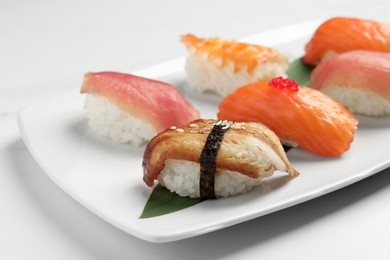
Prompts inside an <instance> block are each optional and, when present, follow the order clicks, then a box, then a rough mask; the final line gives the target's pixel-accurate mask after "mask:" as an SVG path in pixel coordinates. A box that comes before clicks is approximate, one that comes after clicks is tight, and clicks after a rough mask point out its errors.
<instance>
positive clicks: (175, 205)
mask: <svg viewBox="0 0 390 260" xmlns="http://www.w3.org/2000/svg"><path fill="white" fill-rule="evenodd" d="M200 202H202V200H201V199H192V198H189V197H180V196H179V195H177V194H176V193H174V192H170V191H169V190H168V189H167V188H165V187H163V186H161V185H160V184H159V185H157V186H156V187H155V188H154V189H153V191H152V194H151V195H150V197H149V199H148V201H147V202H146V205H145V208H144V210H143V212H142V214H141V216H140V218H152V217H157V216H161V215H165V214H168V213H172V212H175V211H178V210H182V209H185V208H188V207H191V206H193V205H196V204H198V203H200Z"/></svg>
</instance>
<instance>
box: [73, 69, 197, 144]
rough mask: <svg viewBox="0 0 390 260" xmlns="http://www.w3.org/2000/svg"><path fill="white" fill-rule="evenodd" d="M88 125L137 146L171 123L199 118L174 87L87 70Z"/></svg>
mask: <svg viewBox="0 0 390 260" xmlns="http://www.w3.org/2000/svg"><path fill="white" fill-rule="evenodd" d="M81 93H86V94H88V95H87V98H86V108H87V117H88V118H89V122H88V125H89V127H90V128H92V129H93V130H94V131H95V132H97V133H98V134H100V135H102V136H105V137H108V138H111V139H112V140H114V141H117V142H123V143H125V142H130V143H132V144H135V145H140V144H142V143H144V142H146V141H148V140H150V139H151V138H152V137H153V136H155V135H156V134H157V133H158V132H160V131H162V130H164V129H166V128H169V127H170V126H172V125H178V124H185V123H188V122H190V121H192V120H194V119H197V118H199V113H198V112H197V111H196V110H195V109H194V108H193V107H192V105H191V104H190V103H189V102H188V101H187V100H186V99H185V98H184V97H183V96H182V95H181V94H180V92H179V91H178V90H177V89H176V88H175V87H173V86H171V85H169V84H167V83H163V82H160V81H156V80H151V79H147V78H142V77H138V76H134V75H130V74H124V73H117V72H99V73H87V74H86V75H85V76H84V82H83V85H82V87H81Z"/></svg>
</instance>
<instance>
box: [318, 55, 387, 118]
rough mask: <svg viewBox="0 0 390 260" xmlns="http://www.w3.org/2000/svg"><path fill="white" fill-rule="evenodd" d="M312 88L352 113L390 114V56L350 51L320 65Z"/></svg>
mask: <svg viewBox="0 0 390 260" xmlns="http://www.w3.org/2000/svg"><path fill="white" fill-rule="evenodd" d="M311 85H312V87H313V88H315V89H318V90H320V91H322V92H324V93H325V94H327V95H329V96H330V97H332V98H334V99H335V100H337V101H338V102H339V103H340V104H342V105H343V106H345V107H346V108H347V109H348V110H349V111H350V112H352V113H360V114H365V115H369V116H381V115H390V53H382V52H373V51H350V52H346V53H342V54H339V55H336V56H334V57H332V58H329V59H327V60H325V61H323V62H321V63H320V64H319V65H318V66H317V67H316V68H315V69H314V70H313V73H312V74H311Z"/></svg>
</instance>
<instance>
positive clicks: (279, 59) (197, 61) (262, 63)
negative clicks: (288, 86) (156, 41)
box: [182, 34, 288, 96]
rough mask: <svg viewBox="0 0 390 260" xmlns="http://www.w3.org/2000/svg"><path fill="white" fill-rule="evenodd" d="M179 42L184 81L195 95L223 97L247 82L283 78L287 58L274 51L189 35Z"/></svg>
mask: <svg viewBox="0 0 390 260" xmlns="http://www.w3.org/2000/svg"><path fill="white" fill-rule="evenodd" d="M182 42H183V43H184V45H185V46H186V47H187V49H188V51H189V56H188V58H187V60H186V71H187V75H188V81H189V84H190V87H191V88H192V89H194V90H196V91H198V92H205V91H213V92H215V93H217V94H219V95H220V96H226V95H227V94H229V93H230V92H232V91H234V90H235V89H236V88H238V87H240V86H242V85H245V84H248V83H250V82H254V81H258V80H268V79H272V78H274V77H276V76H285V75H286V74H285V71H286V68H287V65H288V59H287V58H286V57H285V56H284V55H283V54H282V53H281V52H279V51H277V50H275V49H271V48H268V47H263V46H259V45H252V44H246V43H240V42H236V41H225V40H221V39H219V38H198V37H196V36H194V35H191V34H187V35H184V36H183V37H182Z"/></svg>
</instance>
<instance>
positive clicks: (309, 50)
mask: <svg viewBox="0 0 390 260" xmlns="http://www.w3.org/2000/svg"><path fill="white" fill-rule="evenodd" d="M352 50H368V51H381V52H390V25H387V24H383V23H379V22H375V21H371V20H363V19H358V18H343V17H336V18H332V19H330V20H328V21H326V22H325V23H323V24H322V25H320V26H319V27H318V29H317V30H316V31H315V33H314V35H313V37H312V38H311V40H310V41H309V42H308V43H307V44H306V46H305V56H304V58H303V61H304V62H305V63H306V64H312V65H316V64H317V63H319V62H320V61H321V60H322V59H324V58H327V57H330V56H332V55H334V54H336V53H342V52H347V51H352Z"/></svg>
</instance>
